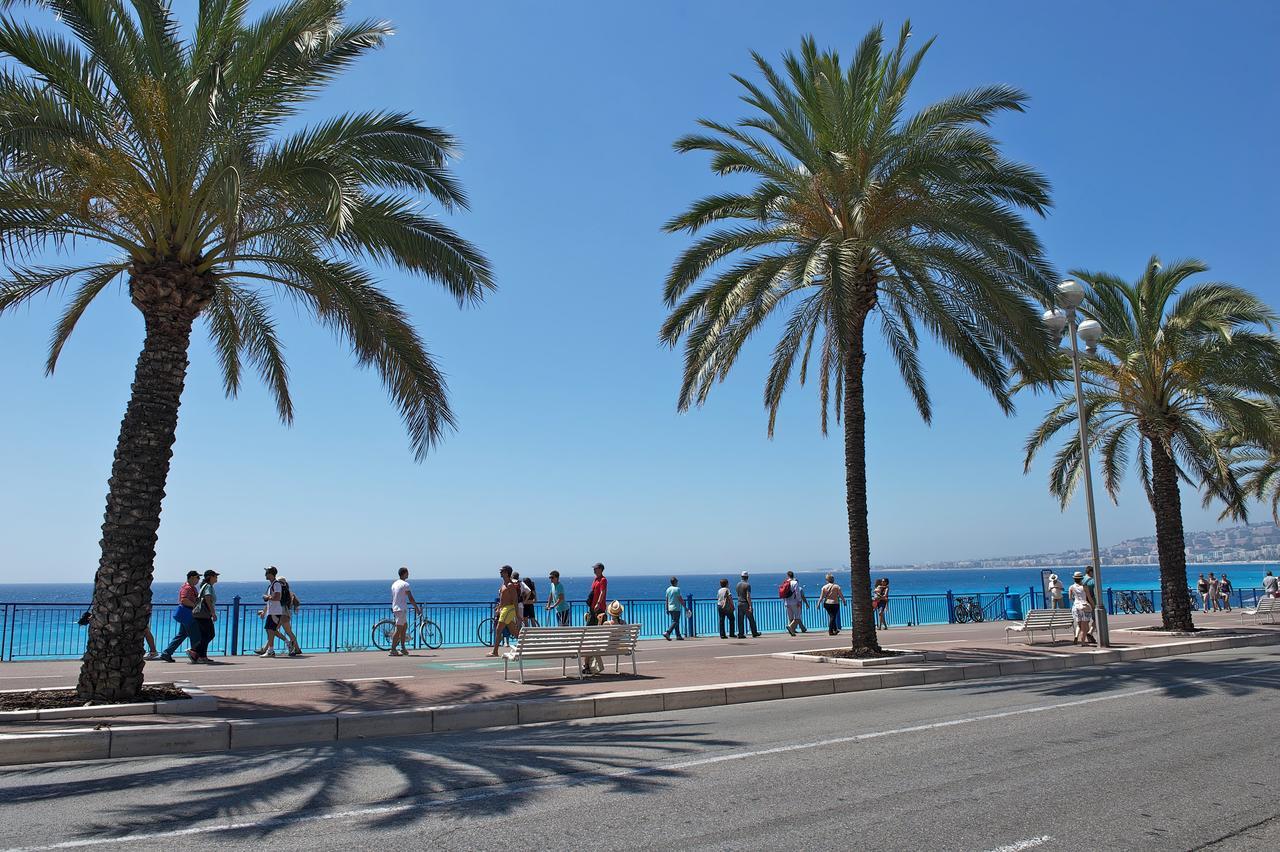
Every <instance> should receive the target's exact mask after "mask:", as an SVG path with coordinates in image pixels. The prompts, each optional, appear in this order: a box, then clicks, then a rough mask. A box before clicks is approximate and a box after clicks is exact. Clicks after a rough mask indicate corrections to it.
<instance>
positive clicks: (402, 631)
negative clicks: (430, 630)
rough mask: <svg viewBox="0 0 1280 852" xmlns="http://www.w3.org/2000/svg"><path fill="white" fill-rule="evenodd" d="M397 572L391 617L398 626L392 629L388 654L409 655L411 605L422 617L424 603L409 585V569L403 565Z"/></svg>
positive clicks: (396, 655) (392, 591) (419, 616)
mask: <svg viewBox="0 0 1280 852" xmlns="http://www.w3.org/2000/svg"><path fill="white" fill-rule="evenodd" d="M397 573H398V576H399V578H400V579H398V580H396V581H395V582H394V583H392V584H391V617H392V619H393V620H394V621H395V623H396V626H395V629H394V630H392V631H391V651H390V652H389V653H388V654H387V656H388V657H407V656H409V647H408V641H407V640H408V635H409V607H410V606H412V607H413V611H414V613H416V614H417V616H418V618H422V605H421V604H420V603H418V599H417V598H415V597H414V596H413V587H412V586H410V585H409V569H408V568H403V567H402V568H401V569H400V570H399V572H397ZM396 645H399V646H400V650H399V651H397V650H396Z"/></svg>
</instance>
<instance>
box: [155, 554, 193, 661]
mask: <svg viewBox="0 0 1280 852" xmlns="http://www.w3.org/2000/svg"><path fill="white" fill-rule="evenodd" d="M199 585H200V572H199V571H188V572H187V581H186V582H185V583H183V584H182V585H181V586H179V587H178V606H179V607H181V608H182V609H181V610H174V616H173V617H174V620H175V621H177V622H178V635H177V636H174V637H173V641H172V642H170V643H169V644H168V645H167V646H165V649H164V652H163V653H161V654H160V659H162V660H164V661H165V662H166V663H172V662H174V659H173V652H174V651H176V650H178V647H179V646H180V645H182V642H183V640H184V639H185V640H186V641H188V642H190V645H189V647H191V648H194V647H195V646H196V645H197V644H198V643H199V642H200V625H198V624H194V622H195V617H194V616H193V615H192V613H193V612H195V608H196V587H197V586H199ZM184 610H185V612H184Z"/></svg>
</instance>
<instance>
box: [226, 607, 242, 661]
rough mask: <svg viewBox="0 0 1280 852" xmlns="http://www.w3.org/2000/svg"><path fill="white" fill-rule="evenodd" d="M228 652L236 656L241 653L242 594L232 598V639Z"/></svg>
mask: <svg viewBox="0 0 1280 852" xmlns="http://www.w3.org/2000/svg"><path fill="white" fill-rule="evenodd" d="M229 644H230V647H229V648H228V649H227V653H228V654H230V655H231V656H233V657H234V656H236V654H238V653H240V650H239V649H240V596H239V595H236V596H235V597H234V598H232V599H231V639H230V640H229Z"/></svg>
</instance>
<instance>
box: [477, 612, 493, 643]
mask: <svg viewBox="0 0 1280 852" xmlns="http://www.w3.org/2000/svg"><path fill="white" fill-rule="evenodd" d="M497 623H498V622H497V619H495V618H494V617H493V616H492V615H491V616H489V617H488V618H486V619H484V620H482V621H481V622H480V623H479V624H478V625H477V626H476V638H477V639H479V640H480V644H481V645H492V644H493V628H494V626H495V625H496V624H497Z"/></svg>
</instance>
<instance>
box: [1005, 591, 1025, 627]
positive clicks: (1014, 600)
mask: <svg viewBox="0 0 1280 852" xmlns="http://www.w3.org/2000/svg"><path fill="white" fill-rule="evenodd" d="M1004 617H1005V620H1006V621H1021V620H1022V595H1015V594H1013V593H1012V592H1010V593H1009V594H1007V595H1005V596H1004Z"/></svg>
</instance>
